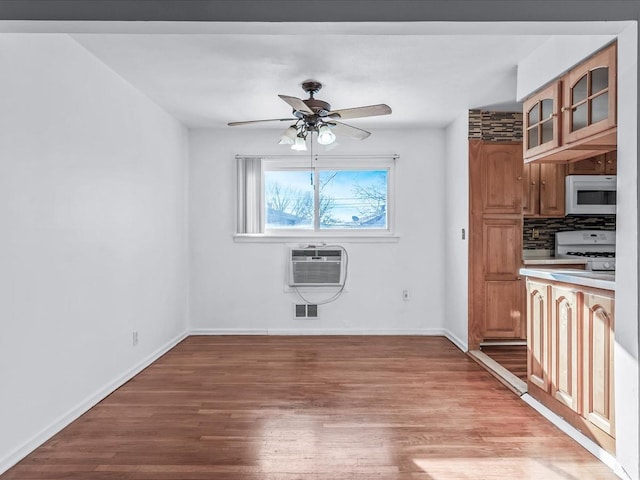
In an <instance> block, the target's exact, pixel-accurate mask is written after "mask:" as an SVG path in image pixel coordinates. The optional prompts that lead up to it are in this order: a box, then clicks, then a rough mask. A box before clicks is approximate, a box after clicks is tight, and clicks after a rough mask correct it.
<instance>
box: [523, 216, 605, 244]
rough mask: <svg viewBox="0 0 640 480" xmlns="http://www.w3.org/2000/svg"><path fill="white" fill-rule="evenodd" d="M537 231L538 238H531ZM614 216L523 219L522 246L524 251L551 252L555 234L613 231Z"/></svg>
mask: <svg viewBox="0 0 640 480" xmlns="http://www.w3.org/2000/svg"><path fill="white" fill-rule="evenodd" d="M534 228H536V229H538V234H539V237H538V238H533V229H534ZM615 229H616V216H615V215H606V216H602V217H576V216H568V217H564V218H525V219H524V228H523V245H524V249H525V250H537V249H544V250H551V251H554V250H555V248H556V245H555V241H556V232H566V231H569V230H615Z"/></svg>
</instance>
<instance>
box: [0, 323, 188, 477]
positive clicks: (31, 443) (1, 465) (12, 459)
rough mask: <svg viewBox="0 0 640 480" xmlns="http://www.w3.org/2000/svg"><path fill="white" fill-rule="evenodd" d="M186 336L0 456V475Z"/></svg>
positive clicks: (157, 351) (143, 361) (140, 363)
mask: <svg viewBox="0 0 640 480" xmlns="http://www.w3.org/2000/svg"><path fill="white" fill-rule="evenodd" d="M187 336H188V333H187V332H182V333H181V334H180V335H178V336H177V337H175V338H173V339H172V340H169V341H168V342H167V343H165V344H164V345H163V346H161V347H160V348H158V349H157V350H155V351H154V352H152V353H151V354H149V355H148V356H147V357H145V358H144V359H143V360H141V361H140V362H139V363H138V364H136V365H135V366H133V367H132V368H130V369H129V370H127V371H126V372H124V373H123V374H122V375H120V376H119V377H118V378H116V379H115V380H113V381H111V382H110V383H108V384H107V385H106V386H104V387H103V388H101V389H100V390H98V391H97V392H95V393H93V394H92V395H90V396H88V397H87V398H85V399H84V400H83V401H81V402H80V403H79V404H78V405H76V406H75V407H73V408H72V409H71V410H69V411H68V412H67V413H65V414H63V415H61V416H60V417H58V418H57V419H56V420H54V421H53V422H52V423H51V424H50V425H49V426H47V427H45V428H44V429H42V430H41V431H40V432H38V433H37V434H35V435H34V436H33V437H31V438H30V439H29V440H27V441H26V442H25V443H23V444H22V445H20V446H19V447H17V448H16V449H15V450H13V451H12V452H11V453H9V454H8V455H6V456H5V457H4V458H1V459H0V475H1V474H2V473H4V472H6V471H7V470H9V469H10V468H11V467H13V466H14V465H15V464H16V463H18V462H19V461H20V460H22V459H23V458H24V457H26V456H27V455H28V454H30V453H31V452H32V451H34V450H35V449H36V448H38V447H39V446H40V445H42V444H43V443H44V442H46V441H47V440H49V439H50V438H51V437H53V436H54V435H55V434H56V433H58V432H59V431H60V430H62V429H63V428H65V427H66V426H67V425H69V424H70V423H71V422H73V421H74V420H76V419H78V417H80V416H81V415H82V414H84V413H85V412H87V410H89V409H90V408H92V407H93V406H95V405H96V404H97V403H98V402H100V401H101V400H103V399H104V398H106V397H107V396H108V395H110V394H111V393H113V392H114V391H115V390H117V389H118V388H119V387H121V386H122V385H124V384H125V383H126V382H128V381H129V380H131V379H132V378H133V377H135V376H136V375H137V374H138V373H140V372H141V371H142V370H144V369H145V368H147V367H148V366H149V365H151V364H152V363H153V362H155V361H156V360H157V359H158V358H160V357H161V356H162V355H164V354H165V353H167V352H168V351H169V350H171V349H172V348H173V347H175V346H176V345H177V344H178V343H180V342H181V341H182V340H184V339H185V338H186V337H187Z"/></svg>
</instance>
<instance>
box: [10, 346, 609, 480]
mask: <svg viewBox="0 0 640 480" xmlns="http://www.w3.org/2000/svg"><path fill="white" fill-rule="evenodd" d="M1 478H2V480H10V479H11V480H13V479H51V480H52V479H67V480H74V479H83V480H92V479H100V480H107V479H108V480H113V479H127V480H151V479H153V480H198V479H202V480H204V479H207V480H211V479H215V480H217V479H225V480H240V479H242V480H258V479H260V480H263V479H264V480H276V479H278V480H297V479H304V480H307V479H311V480H320V479H323V480H324V479H326V480H329V479H330V480H342V479H344V480H347V479H349V480H365V479H366V480H371V479H398V480H408V479H424V480H427V479H428V480H445V479H446V480H451V479H488V480H490V479H500V480H504V479H544V480H553V479H572V480H573V479H576V480H577V479H580V480H585V479H598V480H604V479H613V478H616V477H615V476H614V475H613V473H611V471H610V470H609V469H608V468H607V467H606V466H604V465H603V464H602V463H600V462H599V461H598V460H597V459H596V458H594V457H593V456H592V455H590V454H589V453H588V452H587V451H585V450H584V449H582V448H581V447H580V446H579V445H577V444H576V443H574V441H573V440H571V439H570V438H569V437H567V436H565V435H564V434H563V433H561V432H560V431H559V430H558V429H556V428H555V427H554V426H553V425H551V424H550V423H549V422H548V421H547V420H545V419H544V418H543V417H541V416H540V415H539V414H538V413H537V412H535V411H534V410H533V409H531V408H530V407H529V406H528V405H526V404H525V403H524V402H523V401H522V400H520V399H519V398H518V397H517V396H515V395H513V393H511V392H510V391H508V390H507V389H506V388H505V387H503V386H502V385H501V384H500V383H499V382H498V381H497V380H496V379H495V378H494V377H492V376H491V375H490V374H489V373H488V372H486V371H485V370H483V369H482V368H481V367H480V366H478V365H477V364H476V363H475V362H474V361H472V360H471V359H469V358H468V357H467V356H466V355H465V354H463V353H462V352H460V351H459V350H458V349H457V348H456V347H454V346H453V345H452V344H451V343H450V342H449V341H447V340H446V339H444V338H442V337H403V336H394V337H387V336H375V337H365V336H358V337H352V336H341V337H317V336H305V337H262V336H255V337H253V336H245V337H242V336H235V337H234V336H224V337H203V336H195V337H189V338H187V339H186V340H185V341H183V342H182V343H181V344H180V345H178V346H177V347H176V348H174V349H173V350H171V351H170V352H169V353H167V354H166V355H165V356H163V357H162V358H161V359H160V360H158V361H157V362H156V363H154V364H153V365H152V366H150V367H149V368H148V369H146V370H145V371H144V372H142V373H141V374H140V375H138V376H137V377H135V378H134V379H133V380H131V381H130V382H129V383H127V384H126V385H124V386H123V387H122V388H120V389H118V390H117V391H116V392H114V393H113V394H112V395H110V396H109V397H107V398H106V399H105V400H104V401H102V402H101V403H100V404H98V405H97V406H96V407H94V408H93V409H91V410H90V411H89V412H87V413H86V414H85V415H83V416H82V417H81V418H80V419H78V420H77V421H75V422H74V423H72V424H71V425H70V426H69V427H68V428H66V429H65V430H63V431H62V432H60V433H59V434H58V435H56V436H55V437H53V438H52V439H51V440H50V441H48V442H47V443H45V444H44V445H43V446H41V447H40V448H38V449H37V450H36V451H35V452H33V453H32V454H31V455H29V456H28V457H27V458H25V459H24V460H23V461H22V462H20V463H19V464H18V465H16V466H15V467H14V468H12V469H11V470H9V471H8V472H6V473H5V474H4V475H2V476H1Z"/></svg>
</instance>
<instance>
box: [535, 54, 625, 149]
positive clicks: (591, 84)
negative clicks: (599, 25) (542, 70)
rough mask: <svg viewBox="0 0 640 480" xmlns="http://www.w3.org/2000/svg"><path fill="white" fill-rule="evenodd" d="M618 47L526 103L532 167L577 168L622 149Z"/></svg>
mask: <svg viewBox="0 0 640 480" xmlns="http://www.w3.org/2000/svg"><path fill="white" fill-rule="evenodd" d="M616 98H617V96H616V44H615V43H613V44H611V45H609V46H608V47H606V48H605V49H603V50H601V51H600V52H598V53H596V54H595V55H593V56H592V57H590V58H588V59H587V60H585V61H584V62H582V63H581V64H580V65H578V66H576V67H575V68H573V69H572V70H570V71H569V72H568V73H566V74H565V75H563V76H562V77H561V78H559V79H557V80H556V81H555V82H554V83H553V84H551V85H550V86H548V87H546V88H544V89H542V90H540V91H538V92H536V93H534V94H533V95H532V96H531V97H530V98H529V99H528V100H526V101H525V103H524V106H523V110H524V112H523V113H524V129H525V141H524V147H523V148H524V158H525V161H526V162H532V161H540V162H574V161H578V160H582V159H586V158H591V157H594V156H596V155H599V154H604V153H606V152H610V151H613V150H615V149H616V143H617V128H616Z"/></svg>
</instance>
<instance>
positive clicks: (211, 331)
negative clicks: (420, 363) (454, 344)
mask: <svg viewBox="0 0 640 480" xmlns="http://www.w3.org/2000/svg"><path fill="white" fill-rule="evenodd" d="M189 335H424V336H446V332H445V331H444V330H442V329H436V328H429V329H380V330H376V329H336V328H275V329H266V330H265V329H233V328H194V329H192V330H190V331H189Z"/></svg>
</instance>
